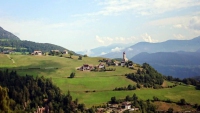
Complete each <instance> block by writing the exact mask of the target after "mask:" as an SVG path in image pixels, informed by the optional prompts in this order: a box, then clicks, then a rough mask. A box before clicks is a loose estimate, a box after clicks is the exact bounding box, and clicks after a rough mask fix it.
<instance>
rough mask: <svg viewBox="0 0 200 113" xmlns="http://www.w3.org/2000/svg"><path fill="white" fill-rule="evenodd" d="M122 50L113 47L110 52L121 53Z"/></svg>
mask: <svg viewBox="0 0 200 113" xmlns="http://www.w3.org/2000/svg"><path fill="white" fill-rule="evenodd" d="M122 49H124V48H120V47H115V48H114V49H111V52H121V50H122Z"/></svg>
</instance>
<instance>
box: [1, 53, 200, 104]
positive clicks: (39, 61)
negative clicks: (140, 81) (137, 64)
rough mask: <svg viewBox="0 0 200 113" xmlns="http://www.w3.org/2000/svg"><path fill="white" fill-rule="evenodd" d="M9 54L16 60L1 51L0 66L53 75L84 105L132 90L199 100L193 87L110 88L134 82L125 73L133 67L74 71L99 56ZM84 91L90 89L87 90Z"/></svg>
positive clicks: (148, 96)
mask: <svg viewBox="0 0 200 113" xmlns="http://www.w3.org/2000/svg"><path fill="white" fill-rule="evenodd" d="M10 57H11V58H13V60H14V61H15V63H13V62H12V61H11V60H10V59H9V58H8V57H7V56H6V55H3V54H0V67H1V68H12V69H16V70H17V72H18V73H19V74H20V75H26V74H29V75H33V76H44V77H48V78H52V80H53V82H54V83H55V84H56V85H57V86H58V87H60V89H61V90H62V92H63V93H64V94H65V93H67V91H68V90H69V91H70V92H71V94H72V96H73V99H75V98H78V100H79V102H81V103H84V104H86V106H87V107H90V106H92V105H99V104H103V103H106V102H107V101H109V100H110V98H111V97H112V96H116V97H117V98H125V96H127V95H130V96H132V95H133V94H134V93H136V94H137V96H138V97H139V98H141V99H144V100H146V99H153V96H156V97H158V98H159V99H162V100H164V99H170V100H172V101H179V100H180V99H181V98H184V99H185V100H186V102H189V103H192V104H195V103H198V104H200V101H198V100H200V96H199V95H200V91H198V90H195V87H194V86H185V85H178V86H176V87H174V88H164V89H156V90H155V89H145V88H143V89H140V90H134V91H112V90H113V89H114V88H115V87H124V86H128V85H129V84H136V83H135V82H133V81H131V80H129V79H127V78H126V77H125V76H124V74H126V73H134V72H136V70H132V69H128V68H125V67H120V66H119V67H110V68H116V71H112V72H82V71H79V70H76V68H77V67H80V66H82V65H83V64H91V65H98V64H99V62H98V60H100V59H102V58H98V57H94V58H90V57H83V60H78V57H77V56H73V59H70V58H65V57H69V56H64V57H58V56H31V55H10ZM28 68H41V69H28ZM45 68H46V69H45ZM53 68H58V69H53ZM71 72H75V73H76V76H75V78H68V77H69V75H70V73H71ZM168 85H173V83H170V82H168V81H165V86H168ZM86 91H89V92H87V93H86ZM194 98H195V99H194Z"/></svg>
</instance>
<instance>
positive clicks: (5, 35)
mask: <svg viewBox="0 0 200 113" xmlns="http://www.w3.org/2000/svg"><path fill="white" fill-rule="evenodd" d="M0 39H1V40H2V39H9V40H20V39H19V38H18V37H17V36H15V35H13V34H12V33H10V32H8V31H6V30H4V29H3V28H2V27H1V26H0Z"/></svg>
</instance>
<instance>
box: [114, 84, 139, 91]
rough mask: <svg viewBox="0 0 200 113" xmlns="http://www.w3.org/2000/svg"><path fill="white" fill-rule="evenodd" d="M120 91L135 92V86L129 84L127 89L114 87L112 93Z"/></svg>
mask: <svg viewBox="0 0 200 113" xmlns="http://www.w3.org/2000/svg"><path fill="white" fill-rule="evenodd" d="M121 90H136V86H135V85H131V84H129V85H128V86H127V87H116V88H115V89H114V91H121Z"/></svg>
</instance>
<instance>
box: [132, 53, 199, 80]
mask: <svg viewBox="0 0 200 113" xmlns="http://www.w3.org/2000/svg"><path fill="white" fill-rule="evenodd" d="M130 60H132V61H133V62H135V63H139V64H142V63H144V62H148V63H149V64H150V65H152V66H153V67H154V68H155V69H156V70H158V71H159V72H160V73H162V74H164V75H171V76H174V77H178V78H188V77H193V76H199V75H200V74H199V73H200V54H199V53H198V52H184V51H179V52H157V53H147V52H143V53H140V54H138V55H135V56H134V57H133V58H131V59H130Z"/></svg>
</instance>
